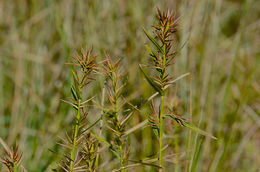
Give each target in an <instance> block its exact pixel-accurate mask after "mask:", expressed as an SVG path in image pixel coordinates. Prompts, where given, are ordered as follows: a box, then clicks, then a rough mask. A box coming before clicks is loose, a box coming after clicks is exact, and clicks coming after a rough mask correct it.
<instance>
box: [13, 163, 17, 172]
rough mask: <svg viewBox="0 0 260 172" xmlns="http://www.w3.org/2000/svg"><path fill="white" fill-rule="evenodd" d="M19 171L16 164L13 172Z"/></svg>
mask: <svg viewBox="0 0 260 172" xmlns="http://www.w3.org/2000/svg"><path fill="white" fill-rule="evenodd" d="M17 171H18V169H17V166H16V163H14V167H13V172H17Z"/></svg>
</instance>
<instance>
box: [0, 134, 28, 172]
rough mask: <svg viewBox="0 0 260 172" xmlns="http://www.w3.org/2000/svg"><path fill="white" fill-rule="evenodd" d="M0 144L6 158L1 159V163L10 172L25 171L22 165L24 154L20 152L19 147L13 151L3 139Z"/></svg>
mask: <svg viewBox="0 0 260 172" xmlns="http://www.w3.org/2000/svg"><path fill="white" fill-rule="evenodd" d="M0 144H1V145H2V146H3V148H4V152H5V157H3V158H0V162H1V163H2V164H4V165H5V166H6V167H7V168H8V170H9V172H18V171H25V169H24V167H23V166H22V165H21V160H22V153H21V152H19V151H18V146H16V147H15V148H14V149H13V150H11V149H10V148H9V147H8V146H7V144H6V143H5V142H4V141H3V140H2V139H1V138H0Z"/></svg>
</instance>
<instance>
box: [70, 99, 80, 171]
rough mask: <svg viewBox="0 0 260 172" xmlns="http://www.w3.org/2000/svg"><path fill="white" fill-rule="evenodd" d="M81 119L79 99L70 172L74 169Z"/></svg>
mask: <svg viewBox="0 0 260 172" xmlns="http://www.w3.org/2000/svg"><path fill="white" fill-rule="evenodd" d="M79 119H80V100H79V101H78V110H77V112H76V124H75V130H74V137H73V147H72V151H71V155H70V172H72V171H73V167H74V161H75V154H76V147H77V137H78V133H79Z"/></svg>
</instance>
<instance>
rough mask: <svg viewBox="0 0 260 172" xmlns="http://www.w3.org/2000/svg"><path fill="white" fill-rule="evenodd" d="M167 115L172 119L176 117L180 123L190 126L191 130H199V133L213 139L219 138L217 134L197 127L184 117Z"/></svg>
mask: <svg viewBox="0 0 260 172" xmlns="http://www.w3.org/2000/svg"><path fill="white" fill-rule="evenodd" d="M166 116H167V117H169V118H171V119H174V120H175V121H176V122H177V123H178V124H180V125H182V126H184V127H187V128H189V129H191V130H193V131H195V132H197V133H199V134H201V135H203V136H207V137H211V138H212V139H216V140H217V138H216V137H215V136H213V135H211V134H210V133H207V132H206V131H203V130H201V129H200V128H198V127H196V126H194V125H192V124H190V123H188V122H185V121H184V120H183V119H180V118H176V117H174V116H173V115H166Z"/></svg>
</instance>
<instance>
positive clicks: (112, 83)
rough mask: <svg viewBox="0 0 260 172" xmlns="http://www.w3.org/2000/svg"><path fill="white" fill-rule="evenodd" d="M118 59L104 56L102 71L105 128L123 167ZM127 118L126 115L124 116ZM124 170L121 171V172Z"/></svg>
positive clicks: (120, 80)
mask: <svg viewBox="0 0 260 172" xmlns="http://www.w3.org/2000/svg"><path fill="white" fill-rule="evenodd" d="M119 63H120V59H119V60H117V61H116V62H115V63H114V62H113V61H112V59H111V57H110V56H109V55H107V56H106V61H105V63H104V64H103V71H104V73H105V75H106V76H107V92H108V101H109V103H108V104H109V105H108V107H105V108H106V111H105V114H106V115H107V123H108V126H107V128H108V129H109V130H111V131H112V132H113V139H112V140H111V142H113V144H112V145H114V146H115V150H116V152H117V154H118V156H119V157H120V166H121V167H123V166H124V165H125V163H126V162H127V161H126V160H127V157H128V152H129V151H128V150H127V149H126V144H125V141H124V139H123V134H124V131H125V122H124V121H126V120H124V119H125V118H124V116H123V115H122V114H121V113H120V111H121V108H122V106H123V105H124V102H122V98H121V94H122V91H123V88H124V86H125V83H124V82H123V80H122V78H123V77H124V76H125V74H124V73H123V72H122V71H121V69H120V66H119ZM125 116H127V115H125ZM123 171H124V170H122V172H123Z"/></svg>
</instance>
